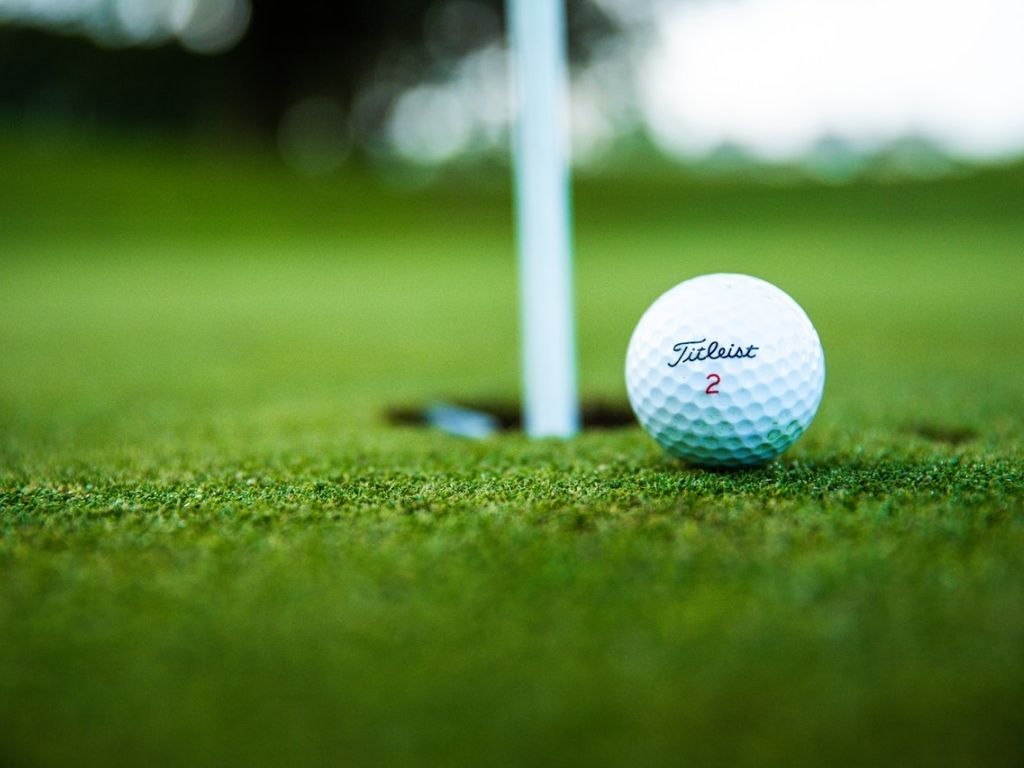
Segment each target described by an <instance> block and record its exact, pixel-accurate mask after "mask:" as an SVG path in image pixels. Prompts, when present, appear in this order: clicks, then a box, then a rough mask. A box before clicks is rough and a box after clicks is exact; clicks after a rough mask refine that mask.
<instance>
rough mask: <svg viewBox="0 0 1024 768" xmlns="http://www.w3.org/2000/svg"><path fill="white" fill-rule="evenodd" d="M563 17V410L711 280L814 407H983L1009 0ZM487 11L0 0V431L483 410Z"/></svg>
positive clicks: (1004, 231)
mask: <svg viewBox="0 0 1024 768" xmlns="http://www.w3.org/2000/svg"><path fill="white" fill-rule="evenodd" d="M567 8H568V35H569V46H568V47H569V54H570V59H571V62H570V64H571V93H570V99H571V104H570V107H571V121H572V135H571V146H572V153H573V158H574V163H575V170H576V183H575V191H574V196H575V211H576V222H575V238H576V272H575V274H576V283H577V285H576V288H577V297H578V324H579V336H580V371H581V386H582V390H583V394H584V396H588V397H590V398H591V399H605V400H613V401H615V402H617V403H620V404H624V392H623V384H622V360H623V355H624V350H625V347H626V343H627V341H628V338H629V333H630V332H631V329H632V328H633V326H634V325H635V323H636V321H637V319H638V318H639V316H640V315H641V314H642V312H643V310H644V309H645V308H646V307H647V306H648V305H649V304H650V302H651V301H652V300H653V299H654V298H655V297H656V296H657V295H659V294H660V293H661V292H663V291H664V290H666V289H667V288H668V287H670V286H671V285H674V284H675V283H677V282H680V281H681V280H683V279H685V278H687V277H690V276H692V275H695V274H700V273H702V272H714V271H738V272H748V273H752V274H756V275H759V276H761V277H764V278H766V279H768V280H770V281H772V282H775V283H777V284H778V285H780V286H782V287H783V288H784V289H786V290H787V291H788V292H790V293H791V294H792V295H794V297H795V298H796V299H797V300H798V301H799V302H800V303H801V304H802V305H804V306H805V308H806V309H807V310H808V312H809V314H810V316H811V317H812V319H813V320H814V321H815V323H816V324H817V326H818V328H819V332H820V333H821V335H822V338H823V341H824V343H825V348H826V350H827V352H828V357H829V366H830V367H829V370H830V392H831V393H832V394H827V395H826V399H825V406H824V408H823V411H822V415H821V417H820V419H819V421H822V420H824V421H825V423H827V422H828V420H829V418H833V417H830V416H829V413H830V411H831V409H835V410H834V411H832V412H833V415H834V419H835V420H836V421H838V420H839V419H840V417H842V416H844V414H845V416H852V415H856V416H857V417H858V418H866V417H869V416H870V417H871V418H889V419H890V420H891V419H893V418H899V419H905V418H918V417H917V416H911V417H907V416H905V415H903V414H904V411H906V410H907V409H910V411H911V412H912V413H916V412H920V415H919V418H920V419H922V420H923V419H926V418H931V416H930V415H929V414H934V413H935V412H939V413H942V412H946V411H947V410H948V409H950V408H952V407H953V406H955V408H956V409H958V410H956V411H952V412H955V413H969V412H970V409H971V408H974V409H982V408H984V407H985V404H984V403H982V402H977V399H976V398H974V397H973V396H972V392H973V389H972V388H973V380H972V379H971V376H972V373H973V371H975V370H977V368H978V366H985V367H986V368H987V370H990V371H991V370H993V366H994V365H998V362H997V361H1000V360H1005V356H1004V354H1003V351H1004V350H1005V349H1006V348H1007V345H1008V344H1013V343H1017V342H1016V339H1017V338H1018V337H1017V336H1013V338H1009V337H1008V334H1011V333H1016V331H1015V330H1012V329H1015V328H1016V327H1017V326H1018V325H1019V323H1017V322H1015V321H1014V320H1013V319H1012V318H1013V315H1014V311H1015V310H1014V307H1015V306H1016V302H1017V301H1018V299H1019V297H1018V290H1017V288H1016V286H1017V285H1019V284H1020V282H1021V279H1024V277H1022V276H1021V266H1020V265H1021V259H1020V246H1019V244H1020V242H1022V239H1024V233H1022V231H1021V229H1022V226H1024V225H1022V217H1021V215H1020V214H1021V200H1022V196H1021V194H1020V189H1021V183H1022V168H1021V165H1020V160H1019V159H1020V157H1021V156H1022V154H1024V98H1021V94H1022V93H1024V46H1021V45H1020V44H1019V41H1018V40H1017V39H1016V38H1017V36H1018V32H1019V30H1020V29H1021V28H1024V6H1022V5H1021V4H1020V3H1019V2H1017V1H1016V0H939V1H937V2H936V1H934V0H933V1H930V2H929V1H927V0H889V1H887V2H883V0H831V1H830V2H827V3H821V2H813V1H812V0H570V2H568V5H567ZM504 10H505V9H504V7H503V4H502V3H501V2H500V1H499V0H387V1H385V2H378V3H335V4H320V5H316V4H293V3H279V2H271V1H270V0H0V265H2V267H3V269H4V282H5V289H6V293H7V296H6V301H5V302H4V305H3V307H2V308H0V343H2V344H3V348H4V351H5V356H4V357H5V360H4V363H5V364H4V365H3V366H0V395H2V396H3V404H4V405H5V406H6V407H4V409H3V412H2V414H0V415H4V416H5V417H6V418H8V419H14V420H15V421H16V422H17V423H18V424H21V425H22V426H24V425H35V426H36V427H41V425H48V427H47V428H48V429H49V428H55V425H56V424H57V423H59V424H60V428H61V429H63V430H65V431H66V430H68V429H72V428H73V427H74V425H80V426H81V429H80V430H78V429H77V428H75V429H76V430H77V431H75V432H74V434H92V433H90V432H89V429H94V428H95V427H96V422H102V423H107V422H109V421H110V420H113V423H116V424H117V425H118V429H121V430H124V429H126V428H127V426H128V425H130V424H132V423H137V424H138V425H139V430H140V436H142V437H146V435H148V434H149V433H148V432H146V429H149V430H150V431H152V430H154V429H156V430H158V431H159V430H160V429H162V428H163V426H167V425H173V424H183V423H188V422H189V420H190V419H192V418H194V417H195V416H196V415H203V418H204V423H206V424H211V423H213V420H214V419H215V418H225V419H228V420H229V421H230V420H232V419H234V420H241V421H246V420H248V422H251V423H252V425H255V426H254V427H253V428H254V429H261V428H262V426H261V425H265V424H266V423H267V420H268V419H270V418H272V417H275V415H276V416H280V415H281V414H291V415H292V417H295V418H298V416H296V414H303V413H305V414H307V418H306V421H304V422H302V423H303V424H305V425H306V426H307V427H309V428H312V427H313V426H316V425H319V426H324V425H333V427H331V428H334V429H340V428H341V425H343V424H351V423H362V422H365V420H366V419H376V421H374V423H377V424H379V423H380V421H379V414H380V413H381V412H382V410H386V408H387V407H389V406H392V405H395V404H398V405H401V404H403V403H409V402H412V403H420V402H423V401H429V400H430V399H431V398H434V397H448V396H468V397H481V398H491V399H496V400H499V401H503V402H506V403H510V402H512V401H513V400H514V398H516V397H517V394H518V390H519V385H518V382H519V364H518V338H517V336H518V335H517V327H516V317H517V308H516V272H515V257H514V254H515V245H514V241H513V227H512V204H511V194H510V187H511V179H510V175H511V174H510V163H509V137H508V134H509V120H510V116H511V114H512V107H511V105H510V99H509V88H508V73H507V69H508V62H507V58H508V54H507V48H506V42H505V34H504ZM1018 278H1021V279H1018ZM467 318H473V319H474V322H472V323H468V322H467ZM879 338H884V339H885V340H886V341H885V343H879V342H878V339H879ZM954 347H955V348H956V349H957V350H958V351H957V353H956V355H955V356H953V357H952V358H950V357H949V356H948V355H942V354H937V353H936V352H935V350H940V349H947V348H954ZM908 350H910V352H908ZM911 353H912V354H914V355H917V356H918V357H919V358H920V359H919V360H918V361H917V363H915V365H909V366H908V365H907V360H908V358H907V355H908V354H911ZM894 375H895V376H903V377H907V378H908V384H912V386H902V387H898V388H895V389H892V391H891V394H890V395H889V396H888V397H887V398H886V399H884V400H879V399H878V398H871V397H869V396H868V395H867V394H865V393H866V392H868V391H871V390H873V388H876V387H883V386H887V384H888V382H890V380H891V377H892V376H894ZM958 376H959V378H958ZM911 380H912V381H911ZM1014 380H1015V377H1014V376H1012V375H1011V376H1007V377H1001V378H999V379H998V381H997V382H996V383H995V384H994V386H1003V384H1005V385H1006V386H1008V387H1009V386H1010V385H1011V383H1012V382H1013V381H1014ZM922 391H928V392H929V393H930V395H931V397H932V398H933V401H928V400H923V399H922V398H920V397H919V396H918V395H919V394H920V392H922ZM936 398H937V400H935V399H936ZM342 403H344V407H342ZM204 408H205V409H206V410H203V409H204ZM965 408H966V409H967V410H964V409H965ZM844 409H845V410H844ZM513 411H514V408H513ZM626 415H627V417H628V412H627V414H626ZM965 418H966V417H965ZM133 419H134V421H133ZM104 420H106V421H104ZM85 425H89V427H88V429H86V426H85ZM161 425H162V426H161ZM311 425H312V426H311ZM324 428H325V429H327V428H328V427H326V426H324ZM43 431H45V430H43ZM47 434H51V432H48V433H47ZM97 434H100V433H99V432H97ZM116 434H118V435H122V434H123V432H117V433H116Z"/></svg>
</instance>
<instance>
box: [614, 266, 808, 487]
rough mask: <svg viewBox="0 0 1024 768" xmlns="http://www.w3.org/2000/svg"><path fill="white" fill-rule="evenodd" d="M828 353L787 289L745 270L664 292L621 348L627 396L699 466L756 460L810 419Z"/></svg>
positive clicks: (664, 438)
mask: <svg viewBox="0 0 1024 768" xmlns="http://www.w3.org/2000/svg"><path fill="white" fill-rule="evenodd" d="M824 385H825V356H824V353H823V352H822V349H821V342H820V341H819V340H818V334H817V333H816V332H815V330H814V326H813V325H811V321H810V320H809V319H808V317H807V315H806V314H805V313H804V311H803V310H802V309H801V308H800V306H799V305H798V304H797V303H796V302H795V301H793V299H791V298H790V297H789V295H787V294H786V293H785V292H784V291H782V290H780V289H779V288H776V287H775V286H774V285H772V284H771V283H767V282H765V281H764V280H760V279H758V278H756V277H750V276H749V275H732V274H716V275H702V276H701V277H695V278H693V279H692V280H687V281H685V282H682V283H680V284H679V285H677V286H676V287H675V288H672V289H671V290H669V291H668V292H667V293H665V294H663V295H662V296H661V297H660V298H658V299H657V301H655V302H654V304H652V305H651V307H650V308H649V309H648V310H647V311H646V312H645V313H644V315H643V317H641V318H640V322H639V323H638V324H637V327H636V330H635V331H633V336H632V338H631V339H630V341H629V350H628V352H627V353H626V388H627V391H628V393H629V402H630V404H631V405H632V406H633V411H634V412H635V413H636V417H637V419H638V420H639V421H640V424H641V425H642V426H643V428H644V429H645V430H647V432H648V433H650V435H651V436H652V437H653V438H654V439H655V440H656V441H657V442H658V443H659V444H660V445H661V446H662V447H663V448H664V449H665V450H666V451H668V452H669V453H671V454H672V455H674V456H678V457H680V458H682V459H685V460H686V461H687V462H689V463H691V464H695V465H697V466H705V467H740V466H747V465H752V464H760V463H762V462H765V461H769V460H770V459H772V458H774V457H775V456H778V455H779V454H780V453H782V452H783V451H784V450H786V449H787V448H788V447H789V446H790V445H792V444H793V442H794V441H795V440H796V439H797V438H798V437H800V435H802V434H803V432H804V430H805V429H807V426H808V425H809V424H810V423H811V419H813V418H814V414H815V412H816V411H817V410H818V404H819V403H820V402H821V394H822V390H823V389H824Z"/></svg>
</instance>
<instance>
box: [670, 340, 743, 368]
mask: <svg viewBox="0 0 1024 768" xmlns="http://www.w3.org/2000/svg"><path fill="white" fill-rule="evenodd" d="M707 341H708V340H707V339H693V340H692V341H680V342H679V343H678V344H674V345H673V346H672V351H673V352H678V353H679V354H678V356H677V357H676V358H675V362H672V363H669V364H668V367H669V368H675V367H676V366H677V365H679V364H680V363H697V362H700V361H702V360H735V359H740V358H745V357H757V350H758V349H759V347H755V346H754V345H753V344H751V345H749V346H744V345H742V344H730V345H729V346H725V345H724V344H719V343H718V342H717V341H712V342H711V343H710V344H708V343H707Z"/></svg>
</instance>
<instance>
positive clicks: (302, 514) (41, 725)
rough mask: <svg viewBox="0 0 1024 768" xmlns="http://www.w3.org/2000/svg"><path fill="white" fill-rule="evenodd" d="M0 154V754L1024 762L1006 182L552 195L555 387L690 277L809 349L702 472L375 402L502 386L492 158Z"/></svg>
mask: <svg viewBox="0 0 1024 768" xmlns="http://www.w3.org/2000/svg"><path fill="white" fill-rule="evenodd" d="M57 146H63V147H64V149H56V148H55V147H57ZM0 168H2V174H0V285H2V296H3V299H2V301H0V763H2V764H4V765H15V766H18V765H26V766H27V765H56V764H76V765H110V764H125V765H138V764H149V765H164V764H166V765H170V764H178V765H182V764H191V765H283V764H336V765H338V764H340V765H349V764H350V765H396V766H398V765H408V766H417V765H450V764H463V765H495V764H516V765H525V764H546V765H563V766H564V765H587V766H594V765H612V764H630V765H651V766H655V765H672V766H676V765H686V764H689V765H699V764H718V765H829V764H871V765H877V764H899V765H908V764H926V763H930V764H943V765H986V766H999V765H1007V766H1010V765H1020V764H1021V761H1022V759H1024V650H1022V649H1024V492H1022V487H1024V451H1022V447H1021V446H1022V436H1024V417H1022V407H1024V397H1022V389H1024V388H1022V385H1024V368H1022V362H1024V360H1022V353H1024V325H1022V320H1024V312H1022V303H1021V299H1022V286H1024V261H1022V255H1024V254H1022V245H1021V244H1022V243H1024V195H1022V194H1021V193H1020V190H1021V189H1022V188H1024V186H1022V185H1024V170H1022V169H1020V168H1016V169H1010V170H1003V171H989V172H985V173H979V174H975V175H966V176H963V177H958V178H951V179H945V180H942V181H937V182H930V183H924V182H918V183H898V184H897V183H889V184H881V183H879V184H860V185H854V186H849V187H820V186H815V185H810V184H808V185H783V186H768V185H746V184H742V183H739V182H729V183H726V182H721V181H719V182H713V181H704V182H700V181H695V180H693V179H690V180H687V179H686V178H684V177H682V176H680V175H679V174H678V173H676V172H673V171H671V170H670V169H660V170H655V169H651V171H650V172H649V173H647V174H645V175H640V174H638V175H636V176H632V177H631V176H614V177H611V176H609V177H601V178H584V179H581V180H580V181H579V183H578V186H577V194H576V210H577V215H578V222H577V275H578V279H577V290H578V303H579V332H580V344H581V354H580V364H581V368H580V374H581V383H582V389H583V392H584V395H585V396H586V397H587V398H589V399H593V400H600V401H603V402H606V403H610V404H612V405H620V404H621V405H624V404H625V393H624V389H623V383H622V365H623V358H624V354H625V347H626V343H627V341H628V338H629V334H630V332H631V331H632V328H633V326H634V324H635V322H636V321H637V319H638V318H639V316H640V314H642V312H643V310H644V309H645V308H646V307H647V305H648V304H649V303H650V302H651V301H652V300H653V299H654V298H655V297H656V296H657V295H659V294H660V293H661V292H662V291H664V290H666V289H667V288H669V287H671V286H672V285H673V284H675V283H676V282H678V281H680V280H682V279H685V278H687V277H690V276H693V275H696V274H700V273H704V272H710V271H741V272H749V273H752V274H755V275H759V276H761V277H764V278H766V279H768V280H770V281H772V282H775V283H777V284H778V285H780V286H781V287H783V288H784V289H785V290H787V291H788V292H789V293H791V294H792V295H793V296H794V297H795V298H796V299H797V300H798V301H799V302H800V303H801V304H802V305H803V306H804V308H805V309H806V310H807V311H808V313H809V314H810V316H811V318H812V319H813V321H814V322H815V324H816V326H817V328H818V330H819V333H820V335H821V338H822V342H823V344H824V348H825V353H826V360H827V366H828V373H827V382H826V390H825V397H824V401H823V405H822V408H821V411H820V412H819V415H818V418H817V420H816V421H815V423H814V424H813V426H812V427H811V429H810V430H809V432H808V433H807V435H806V436H805V437H804V438H803V439H802V440H801V441H800V442H799V443H797V444H796V445H795V446H794V447H793V448H792V449H791V450H790V451H789V452H788V453H786V454H785V455H784V456H783V457H782V458H781V459H780V460H779V461H776V462H774V463H772V464H770V465H768V466H766V467H764V468H761V469H755V470H750V471H743V472H736V473H709V472H705V471H699V470H693V469H689V468H687V467H686V466H685V465H683V464H681V463H679V462H676V461H674V460H671V459H669V458H667V457H666V456H664V455H663V454H662V453H661V452H660V451H659V449H658V448H657V446H656V445H654V443H653V442H652V441H651V440H649V439H648V438H647V437H646V436H645V435H644V434H643V433H642V432H641V431H640V430H639V428H638V427H628V428H621V429H608V430H599V429H592V430H588V431H586V432H585V433H584V434H582V435H581V436H580V437H578V438H575V439H572V440H568V441H557V440H548V441H530V440H527V439H525V438H524V437H522V436H521V435H519V434H516V433H507V434H502V435H500V436H497V437H494V438H492V439H489V440H484V441H480V442H470V441H465V440H460V439H457V438H454V437H450V436H446V435H444V434H441V433H438V432H435V431H430V430H426V429H419V428H415V427H408V426H405V427H400V426H393V425H389V424H388V423H386V421H385V419H384V414H385V412H386V411H387V410H388V409H389V408H392V407H395V406H399V407H403V406H416V405H418V404H423V403H429V402H431V401H433V400H435V399H450V398H456V399H458V398H462V399H473V400H492V401H493V400H496V401H508V402H510V401H512V400H514V399H515V397H516V395H517V389H518V388H517V376H518V364H517V355H518V351H517V342H516V312H517V309H516V301H515V299H516V296H515V265H514V259H513V244H512V237H511V215H510V205H509V201H508V195H507V192H506V189H505V177H504V172H503V171H502V170H500V169H499V170H485V171H481V172H480V173H479V174H478V176H479V177H480V178H477V179H475V180H470V179H468V178H460V179H453V178H449V179H446V180H444V181H442V182H441V183H440V184H438V185H434V186H428V187H420V188H410V187H396V186H389V184H387V183H384V182H381V181H378V180H375V179H374V177H373V176H371V175H367V174H363V173H358V172H354V171H353V172H351V173H349V174H346V175H344V176H340V177H334V178H331V179H327V180H322V181H305V180H302V179H298V178H295V177H293V176H290V175H289V174H288V173H286V172H285V171H283V170H281V169H280V168H278V167H277V165H276V163H275V161H274V160H273V158H272V157H271V156H269V155H266V156H264V155H260V154H258V153H252V154H247V153H245V152H243V151H241V150H229V151H225V152H215V151H212V150H210V149H205V150H195V151H186V150H185V149H184V148H181V149H174V148H172V149H167V148H159V147H157V146H156V145H154V146H144V145H140V144H134V145H130V146H127V147H125V146H121V147H118V146H116V145H109V146H88V145H79V146H71V145H69V144H68V142H67V141H66V138H65V140H63V141H61V142H56V141H54V142H50V143H45V142H23V141H22V142H19V141H14V140H6V141H4V142H0Z"/></svg>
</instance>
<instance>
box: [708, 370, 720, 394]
mask: <svg viewBox="0 0 1024 768" xmlns="http://www.w3.org/2000/svg"><path fill="white" fill-rule="evenodd" d="M712 379H714V381H711V380H712ZM708 381H711V383H710V384H708V388H707V389H705V390H704V394H705V395H717V394H718V390H717V389H715V387H717V386H718V385H719V384H721V383H722V377H721V376H719V375H718V374H717V373H709V374H708Z"/></svg>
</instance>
